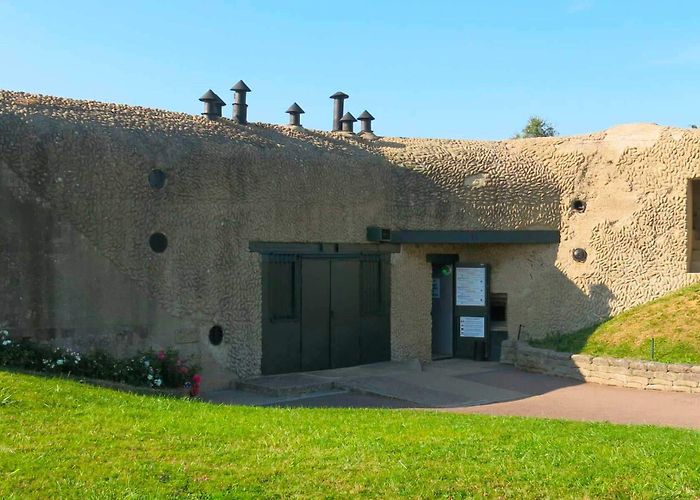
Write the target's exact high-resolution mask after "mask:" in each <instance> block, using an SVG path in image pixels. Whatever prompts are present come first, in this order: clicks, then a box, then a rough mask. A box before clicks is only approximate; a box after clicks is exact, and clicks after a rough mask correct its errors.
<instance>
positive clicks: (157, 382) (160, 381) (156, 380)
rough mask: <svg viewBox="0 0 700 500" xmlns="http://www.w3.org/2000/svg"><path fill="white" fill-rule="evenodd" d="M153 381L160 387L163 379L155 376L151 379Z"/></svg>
mask: <svg viewBox="0 0 700 500" xmlns="http://www.w3.org/2000/svg"><path fill="white" fill-rule="evenodd" d="M153 383H154V384H156V386H157V387H160V385H161V384H162V383H163V381H162V380H161V379H159V378H157V379H155V380H154V381H153Z"/></svg>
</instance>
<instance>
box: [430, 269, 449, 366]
mask: <svg viewBox="0 0 700 500" xmlns="http://www.w3.org/2000/svg"><path fill="white" fill-rule="evenodd" d="M453 292H454V276H453V265H452V264H451V263H449V264H447V263H445V264H438V263H433V288H432V295H433V304H432V308H431V311H430V316H431V318H432V322H433V325H432V346H433V359H444V358H451V357H452V344H453V338H452V337H453V330H454V293H453Z"/></svg>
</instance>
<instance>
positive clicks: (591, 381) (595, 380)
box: [586, 376, 607, 385]
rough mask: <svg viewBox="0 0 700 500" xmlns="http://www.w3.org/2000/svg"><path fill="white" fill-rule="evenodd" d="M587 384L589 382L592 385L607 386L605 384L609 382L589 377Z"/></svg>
mask: <svg viewBox="0 0 700 500" xmlns="http://www.w3.org/2000/svg"><path fill="white" fill-rule="evenodd" d="M586 382H589V383H591V384H601V385H606V384H605V383H606V382H607V380H606V379H604V378H600V377H595V376H588V377H586Z"/></svg>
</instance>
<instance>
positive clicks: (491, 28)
mask: <svg viewBox="0 0 700 500" xmlns="http://www.w3.org/2000/svg"><path fill="white" fill-rule="evenodd" d="M239 79H243V80H245V82H246V83H247V84H248V85H249V86H250V87H251V88H252V90H253V92H252V93H251V94H249V96H248V103H249V105H250V107H249V119H251V120H253V121H263V122H270V123H285V122H286V120H287V115H285V114H284V111H285V110H286V109H287V107H288V106H289V105H290V104H291V103H292V102H294V101H297V102H298V103H299V104H300V105H301V107H302V108H304V110H305V111H306V114H305V115H303V116H302V123H303V124H305V125H306V126H308V127H312V128H320V129H328V128H329V127H330V125H331V114H332V103H331V100H330V99H328V96H330V95H331V94H332V93H333V92H335V91H337V90H342V91H344V92H346V93H348V94H350V99H349V100H348V101H347V102H346V110H349V111H350V112H352V113H354V114H355V115H356V116H357V114H359V113H360V112H362V110H364V109H368V110H369V111H370V112H371V113H372V114H373V115H374V116H375V117H376V121H375V122H374V128H375V130H376V131H377V133H379V134H381V135H392V136H409V137H414V136H415V137H447V138H474V139H501V138H507V137H509V136H512V135H513V134H514V133H515V132H517V131H518V130H519V129H520V128H522V126H523V125H524V123H525V122H526V121H527V118H528V116H530V115H533V114H538V115H541V116H542V117H544V118H545V119H547V120H549V121H550V122H551V123H553V124H554V126H555V127H556V129H557V130H558V131H559V132H560V133H561V134H563V135H569V134H578V133H585V132H590V131H595V130H600V129H604V128H607V127H610V126H612V125H615V124H619V123H630V122H641V121H645V122H656V123H660V124H665V125H676V126H688V125H689V124H691V123H699V124H700V88H699V87H700V2H698V1H697V0H695V1H682V0H678V1H673V2H669V1H660V0H657V1H644V0H642V1H626V0H607V1H602V0H561V1H550V2H546V1H530V2H522V1H512V2H511V1H502V2H497V1H490V2H487V1H479V2H468V1H462V2H439V1H434V2H429V1H425V0H424V1H415V2H414V1H408V0H404V1H396V2H394V1H381V0H375V1H373V2H364V1H359V0H355V1H353V2H321V1H317V2H311V1H302V0H295V1H293V2H291V1H290V2H282V1H264V0H247V1H226V2H224V1H219V2H205V1H202V2H193V1H192V2H184V1H146V0H142V1H133V2H132V1H113V2H110V1H100V2H96V1H91V2H79V1H70V0H66V1H51V2H49V1H45V2H39V1H32V0H0V88H4V89H10V90H23V91H28V92H37V93H43V94H52V95H60V96H65V97H73V98H80V99H95V100H100V101H111V102H119V103H126V104H135V105H141V106H148V107H156V108H164V109H169V110H175V111H182V112H186V113H199V112H201V111H202V109H201V103H200V102H199V101H198V100H197V99H198V98H199V97H200V96H201V95H202V94H203V93H204V92H205V91H206V90H207V89H208V88H212V89H213V90H214V91H215V92H217V93H218V94H219V95H220V96H221V97H222V98H223V99H224V101H226V102H227V103H228V104H229V105H228V106H226V107H225V108H224V113H225V114H227V115H230V113H231V106H230V102H231V92H230V91H229V90H228V89H229V88H230V87H231V85H232V84H233V83H234V82H236V81H237V80H239Z"/></svg>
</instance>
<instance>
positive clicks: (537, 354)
mask: <svg viewBox="0 0 700 500" xmlns="http://www.w3.org/2000/svg"><path fill="white" fill-rule="evenodd" d="M501 363H507V364H512V365H515V366H516V367H518V368H520V369H522V370H525V371H529V372H536V373H544V374H547V375H554V376H557V377H566V378H573V379H577V380H582V381H585V382H593V383H596V384H603V385H613V386H617V387H631V388H634V389H645V390H650V391H673V392H693V393H700V366H697V365H686V364H673V363H657V362H653V361H637V360H629V359H617V358H603V357H596V356H589V355H587V354H570V353H566V352H557V351H550V350H548V349H538V348H536V347H532V346H530V345H528V344H527V343H525V342H516V341H512V340H508V341H505V342H503V344H502V348H501Z"/></svg>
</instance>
